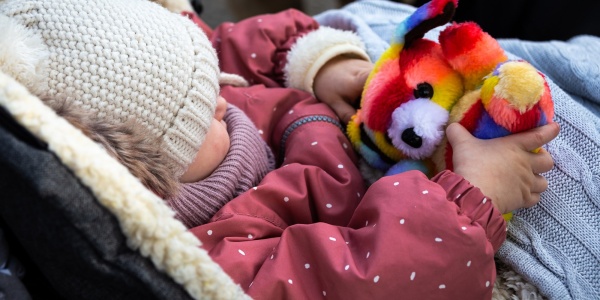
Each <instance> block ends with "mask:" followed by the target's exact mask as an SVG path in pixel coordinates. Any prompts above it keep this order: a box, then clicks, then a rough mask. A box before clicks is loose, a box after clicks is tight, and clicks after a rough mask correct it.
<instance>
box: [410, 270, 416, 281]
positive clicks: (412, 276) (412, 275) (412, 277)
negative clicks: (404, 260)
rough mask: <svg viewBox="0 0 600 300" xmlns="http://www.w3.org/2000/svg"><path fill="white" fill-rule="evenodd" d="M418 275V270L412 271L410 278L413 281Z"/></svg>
mask: <svg viewBox="0 0 600 300" xmlns="http://www.w3.org/2000/svg"><path fill="white" fill-rule="evenodd" d="M416 275H417V272H412V273H410V280H411V281H413V280H415V276H416Z"/></svg>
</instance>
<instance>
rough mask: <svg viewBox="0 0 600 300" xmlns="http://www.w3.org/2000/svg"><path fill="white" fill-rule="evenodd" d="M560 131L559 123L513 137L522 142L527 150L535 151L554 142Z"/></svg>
mask: <svg viewBox="0 0 600 300" xmlns="http://www.w3.org/2000/svg"><path fill="white" fill-rule="evenodd" d="M559 131H560V127H559V126H558V123H555V122H553V123H549V124H547V125H544V126H540V127H537V128H534V129H531V130H528V131H525V132H522V133H518V134H516V135H513V136H514V137H515V138H517V139H518V140H519V141H520V142H521V145H522V147H523V148H524V149H525V150H527V151H534V150H536V149H537V148H540V147H542V146H544V145H546V144H548V143H549V142H550V141H552V140H553V139H554V138H555V137H557V136H558V133H559Z"/></svg>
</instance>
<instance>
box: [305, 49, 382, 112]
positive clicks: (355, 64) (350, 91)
mask: <svg viewBox="0 0 600 300" xmlns="http://www.w3.org/2000/svg"><path fill="white" fill-rule="evenodd" d="M372 69H373V64H372V63H371V62H368V61H365V60H362V59H357V58H349V57H346V56H343V55H340V56H338V57H336V58H334V59H332V60H330V61H329V62H327V63H326V64H325V65H324V66H323V67H322V68H321V70H319V72H318V73H317V76H316V77H315V82H314V84H313V90H314V92H315V96H316V97H317V99H319V100H320V101H321V102H323V103H326V104H327V105H329V106H330V107H331V108H332V109H333V111H335V113H336V114H337V115H338V117H339V118H340V119H341V120H342V122H344V123H348V121H350V118H351V117H352V115H354V113H356V108H355V107H357V106H358V105H359V104H360V103H359V102H360V96H361V94H362V90H363V87H364V85H365V81H367V77H368V76H369V73H370V72H371V70H372Z"/></svg>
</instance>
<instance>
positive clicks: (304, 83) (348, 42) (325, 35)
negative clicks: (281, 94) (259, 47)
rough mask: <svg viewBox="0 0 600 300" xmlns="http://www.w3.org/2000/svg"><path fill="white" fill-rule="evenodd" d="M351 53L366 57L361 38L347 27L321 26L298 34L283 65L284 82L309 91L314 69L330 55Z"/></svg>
mask: <svg viewBox="0 0 600 300" xmlns="http://www.w3.org/2000/svg"><path fill="white" fill-rule="evenodd" d="M339 55H349V56H354V57H356V58H359V59H364V60H367V61H370V59H369V56H368V55H367V53H366V51H365V45H364V44H363V42H362V41H361V39H360V38H359V37H358V36H357V35H356V34H354V33H353V32H351V31H342V30H337V29H333V28H329V27H325V26H322V27H320V28H319V29H317V30H315V31H313V32H310V33H308V34H307V35H305V36H303V37H301V38H299V39H298V40H297V41H296V43H295V44H294V46H292V48H291V49H290V51H289V53H288V56H287V58H288V63H287V64H286V66H285V67H284V69H283V70H284V74H285V78H286V85H287V86H288V87H293V88H297V89H301V90H304V91H307V92H310V93H313V94H314V92H313V82H314V79H315V76H316V75H317V72H319V70H320V69H321V68H322V67H323V66H324V65H325V64H326V63H327V62H328V61H329V60H331V59H332V58H334V57H336V56H339Z"/></svg>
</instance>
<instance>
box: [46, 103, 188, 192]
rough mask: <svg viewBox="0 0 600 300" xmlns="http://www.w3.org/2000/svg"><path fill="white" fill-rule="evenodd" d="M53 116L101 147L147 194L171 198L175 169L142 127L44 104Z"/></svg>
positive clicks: (175, 182)
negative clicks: (143, 187)
mask: <svg viewBox="0 0 600 300" xmlns="http://www.w3.org/2000/svg"><path fill="white" fill-rule="evenodd" d="M45 102H46V104H47V105H48V106H50V107H51V108H52V109H54V111H56V113H57V114H58V115H59V116H61V117H63V118H65V119H66V120H67V121H69V123H71V124H72V125H73V126H75V127H76V128H78V129H79V130H81V131H82V132H83V134H85V135H86V136H88V137H89V138H90V139H92V140H93V141H94V142H96V143H98V144H100V145H101V146H102V147H103V148H104V149H105V150H106V151H107V152H108V154H110V156H112V157H113V158H115V159H116V160H118V161H119V162H120V163H121V164H123V165H124V166H125V167H127V169H129V171H130V172H131V174H132V175H133V176H135V177H136V178H138V179H139V180H140V181H141V182H142V184H143V185H144V186H145V187H146V188H148V189H149V190H151V191H153V192H154V193H156V194H157V195H158V196H160V197H162V198H163V199H167V198H169V197H172V196H174V195H175V194H176V193H177V190H178V188H179V182H178V180H177V177H176V176H175V171H176V169H177V167H176V166H174V165H172V164H170V163H169V160H168V159H166V154H165V153H163V152H162V150H161V149H162V148H161V147H160V139H158V138H154V139H152V138H151V137H152V136H153V135H152V134H151V132H149V131H148V130H147V129H146V128H145V127H144V126H142V125H139V124H138V123H137V122H135V120H133V119H129V120H128V121H127V122H125V123H112V122H106V121H104V120H101V119H100V118H98V117H97V116H96V114H92V113H90V112H88V111H84V110H82V109H79V108H77V107H76V106H75V105H74V104H73V103H67V102H66V101H45Z"/></svg>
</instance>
